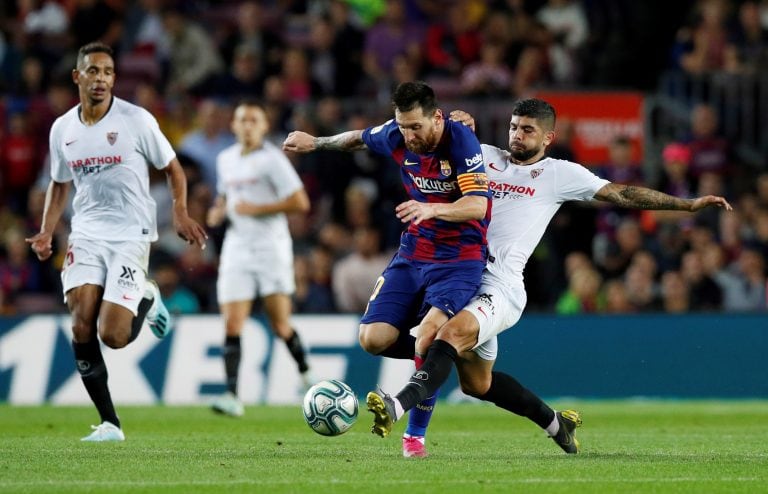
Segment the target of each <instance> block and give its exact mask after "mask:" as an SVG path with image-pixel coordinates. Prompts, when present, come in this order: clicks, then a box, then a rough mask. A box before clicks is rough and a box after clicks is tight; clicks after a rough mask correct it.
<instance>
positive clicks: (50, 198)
mask: <svg viewBox="0 0 768 494" xmlns="http://www.w3.org/2000/svg"><path fill="white" fill-rule="evenodd" d="M69 187H70V183H69V182H65V183H61V182H54V181H53V180H51V183H50V184H48V190H47V191H46V193H45V207H44V208H43V221H42V224H41V225H40V232H39V233H37V234H36V235H34V236H32V237H30V238H27V239H25V240H26V242H27V243H28V244H29V245H30V247H32V251H33V252H34V253H35V255H36V256H37V258H38V259H40V260H41V261H45V260H46V259H48V258H49V257H51V254H52V253H53V247H52V244H53V231H54V230H55V229H56V224H57V223H58V222H59V218H61V214H62V213H63V212H64V208H65V207H66V205H67V201H68V200H69Z"/></svg>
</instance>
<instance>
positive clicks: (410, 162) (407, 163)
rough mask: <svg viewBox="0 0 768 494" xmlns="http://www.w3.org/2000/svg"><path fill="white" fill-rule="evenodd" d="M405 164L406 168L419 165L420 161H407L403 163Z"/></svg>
mask: <svg viewBox="0 0 768 494" xmlns="http://www.w3.org/2000/svg"><path fill="white" fill-rule="evenodd" d="M403 164H404V165H405V166H413V165H418V164H419V162H418V161H408V160H407V159H406V160H405V163H403Z"/></svg>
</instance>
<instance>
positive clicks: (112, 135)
mask: <svg viewBox="0 0 768 494" xmlns="http://www.w3.org/2000/svg"><path fill="white" fill-rule="evenodd" d="M115 141H117V132H107V142H109V144H110V145H111V146H114V145H115Z"/></svg>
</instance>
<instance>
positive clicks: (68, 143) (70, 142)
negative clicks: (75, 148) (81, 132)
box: [64, 139, 77, 146]
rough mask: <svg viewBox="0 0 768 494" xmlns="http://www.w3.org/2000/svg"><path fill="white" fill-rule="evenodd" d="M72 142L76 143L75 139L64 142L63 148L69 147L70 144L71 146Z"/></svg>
mask: <svg viewBox="0 0 768 494" xmlns="http://www.w3.org/2000/svg"><path fill="white" fill-rule="evenodd" d="M73 142H77V139H75V140H74V141H69V142H65V143H64V145H65V146H69V145H70V144H72V143H73Z"/></svg>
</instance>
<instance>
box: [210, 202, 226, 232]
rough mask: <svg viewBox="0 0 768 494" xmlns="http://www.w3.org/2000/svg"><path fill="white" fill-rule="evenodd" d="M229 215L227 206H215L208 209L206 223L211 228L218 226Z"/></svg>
mask: <svg viewBox="0 0 768 494" xmlns="http://www.w3.org/2000/svg"><path fill="white" fill-rule="evenodd" d="M226 217H227V209H226V207H225V206H218V205H217V206H213V207H212V208H211V209H209V210H208V214H207V215H206V216H205V224H206V225H208V227H209V228H216V227H217V226H219V225H221V224H222V223H223V222H224V218H226Z"/></svg>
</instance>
